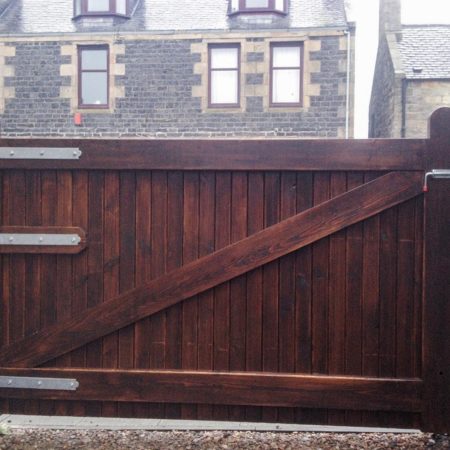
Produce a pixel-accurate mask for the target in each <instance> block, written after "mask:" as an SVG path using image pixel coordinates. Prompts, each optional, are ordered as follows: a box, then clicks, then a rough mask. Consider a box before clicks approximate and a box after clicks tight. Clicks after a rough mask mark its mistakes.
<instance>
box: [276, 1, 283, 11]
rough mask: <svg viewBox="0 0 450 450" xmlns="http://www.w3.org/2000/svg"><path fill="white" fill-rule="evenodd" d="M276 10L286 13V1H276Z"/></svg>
mask: <svg viewBox="0 0 450 450" xmlns="http://www.w3.org/2000/svg"><path fill="white" fill-rule="evenodd" d="M275 9H276V10H277V11H284V0H275Z"/></svg>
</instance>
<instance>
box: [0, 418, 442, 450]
mask: <svg viewBox="0 0 450 450" xmlns="http://www.w3.org/2000/svg"><path fill="white" fill-rule="evenodd" d="M296 427H300V428H298V429H297V430H296V431H292V430H294V429H295V428H296ZM105 428H108V429H105ZM307 429H309V431H305V430H307ZM2 430H3V431H4V432H5V433H6V434H4V435H2ZM155 430H167V431H155ZM169 430H170V431H169ZM187 430H191V431H187ZM193 430H206V431H193ZM243 430H259V431H243ZM288 430H291V432H287V431H288ZM311 430H313V431H316V432H311ZM355 430H359V431H360V430H361V429H350V428H345V427H333V428H332V427H311V426H307V427H305V426H301V425H281V424H280V425H273V424H254V423H247V424H246V423H240V422H203V421H175V420H142V419H137V420H134V419H133V420H128V419H94V418H79V417H77V418H68V417H42V416H9V415H3V416H0V450H32V449H45V450H62V449H76V450H79V449H80V450H81V449H83V450H116V449H117V450H119V449H120V450H128V449H130V450H141V449H142V450H144V449H161V450H169V449H170V450H177V449H183V450H197V449H198V450H215V449H219V450H232V449H239V450H246V449H255V450H256V449H263V450H266V449H267V450H278V449H279V450H288V449H289V450H304V449H314V450H331V449H333V450H336V449H342V450H344V449H374V450H375V449H377V450H381V449H392V450H393V449H395V450H399V449H400V450H403V449H404V450H414V449H433V450H442V449H450V439H449V436H447V435H431V434H424V433H420V432H418V431H412V432H411V431H409V432H406V430H389V432H386V431H387V430H382V429H365V432H355ZM325 431H329V432H325ZM337 431H339V432H337ZM381 431H385V432H381ZM394 431H395V432H394Z"/></svg>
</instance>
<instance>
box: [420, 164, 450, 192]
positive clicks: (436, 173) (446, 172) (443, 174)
mask: <svg viewBox="0 0 450 450" xmlns="http://www.w3.org/2000/svg"><path fill="white" fill-rule="evenodd" d="M429 177H431V178H450V169H433V170H432V171H431V172H427V173H426V174H425V179H424V181H423V192H428V178H429Z"/></svg>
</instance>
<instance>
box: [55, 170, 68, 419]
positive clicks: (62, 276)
mask: <svg viewBox="0 0 450 450" xmlns="http://www.w3.org/2000/svg"><path fill="white" fill-rule="evenodd" d="M56 182H57V204H56V224H57V225H61V226H72V173H71V172H69V171H58V172H57V174H56ZM56 278H57V282H56V301H57V303H56V318H57V320H58V321H62V320H64V319H69V318H70V317H71V315H72V283H71V281H72V257H71V256H70V255H58V256H57V257H56ZM70 363H71V359H70V354H67V355H63V356H62V357H60V358H58V359H57V360H56V361H55V364H56V365H57V366H58V367H70ZM55 412H56V414H58V415H68V414H70V413H71V410H70V404H69V403H68V402H55Z"/></svg>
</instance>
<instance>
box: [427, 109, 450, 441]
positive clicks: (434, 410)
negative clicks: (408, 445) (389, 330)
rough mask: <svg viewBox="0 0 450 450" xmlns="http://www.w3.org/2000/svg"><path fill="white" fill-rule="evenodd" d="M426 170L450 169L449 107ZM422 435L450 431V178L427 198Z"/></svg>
mask: <svg viewBox="0 0 450 450" xmlns="http://www.w3.org/2000/svg"><path fill="white" fill-rule="evenodd" d="M426 169H427V171H431V170H433V169H450V108H441V109H438V110H437V111H435V112H434V113H433V114H432V116H431V119H430V140H429V147H428V150H427V155H426ZM424 238H425V241H424V245H425V259H424V292H423V294H424V295H423V302H424V303H423V305H424V306H423V356H422V359H423V381H424V393H423V415H422V429H423V431H432V432H436V433H445V432H450V179H434V180H433V179H431V180H430V186H429V191H428V192H427V193H426V194H425V235H424Z"/></svg>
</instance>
